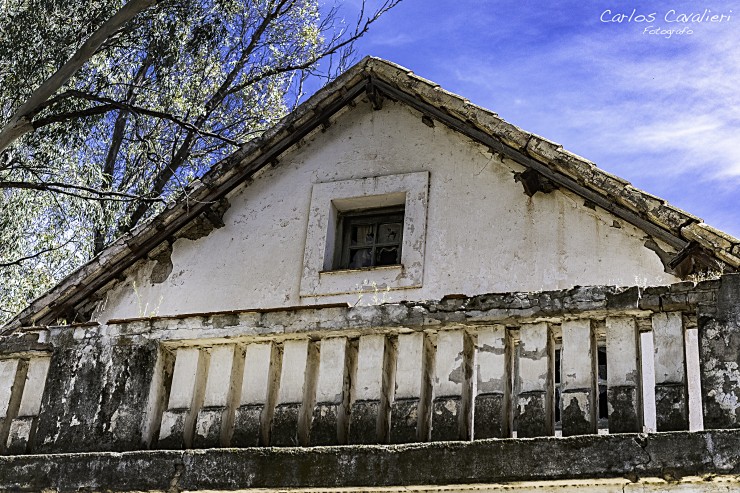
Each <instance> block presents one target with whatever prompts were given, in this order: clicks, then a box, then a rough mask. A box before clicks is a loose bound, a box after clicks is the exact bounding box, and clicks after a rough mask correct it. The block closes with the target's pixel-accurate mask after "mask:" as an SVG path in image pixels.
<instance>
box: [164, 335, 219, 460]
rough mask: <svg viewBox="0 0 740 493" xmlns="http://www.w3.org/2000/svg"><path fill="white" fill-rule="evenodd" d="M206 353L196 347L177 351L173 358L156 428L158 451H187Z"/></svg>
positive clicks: (201, 395) (191, 441) (191, 434)
mask: <svg viewBox="0 0 740 493" xmlns="http://www.w3.org/2000/svg"><path fill="white" fill-rule="evenodd" d="M207 365H208V354H207V353H206V352H205V351H201V350H199V349H198V348H180V349H178V350H177V353H176V355H175V369H174V372H173V374H172V384H171V386H170V398H169V400H168V402H167V410H166V411H165V412H164V414H163V415H162V423H161V425H160V428H159V441H158V445H159V447H160V448H169V449H181V448H190V447H191V446H192V443H193V431H194V428H195V419H196V417H197V413H198V411H199V408H200V405H201V403H202V402H203V390H204V389H203V388H204V384H205V376H206V372H205V369H206V367H207Z"/></svg>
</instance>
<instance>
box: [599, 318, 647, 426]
mask: <svg viewBox="0 0 740 493" xmlns="http://www.w3.org/2000/svg"><path fill="white" fill-rule="evenodd" d="M637 340H638V334H637V325H636V324H635V319H634V318H632V317H607V319H606V367H607V374H606V384H607V399H608V402H609V432H610V433H639V432H640V431H641V428H642V427H641V423H640V417H641V416H640V415H641V412H640V410H641V407H640V401H639V393H640V371H639V369H638V359H639V358H638V351H639V349H638V344H637Z"/></svg>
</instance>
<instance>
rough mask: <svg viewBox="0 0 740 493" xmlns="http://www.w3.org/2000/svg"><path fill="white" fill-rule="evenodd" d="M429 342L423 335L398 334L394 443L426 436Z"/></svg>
mask: <svg viewBox="0 0 740 493" xmlns="http://www.w3.org/2000/svg"><path fill="white" fill-rule="evenodd" d="M427 345H428V343H427V342H426V340H425V337H424V334H423V333H421V332H414V333H413V334H401V335H399V336H398V350H397V351H398V353H397V354H398V357H397V358H396V385H395V387H396V388H395V395H394V398H393V403H392V405H391V430H390V442H391V443H409V442H416V441H424V440H425V439H426V433H425V421H426V417H427V415H428V409H429V408H428V405H427V395H428V394H429V393H430V388H431V375H430V370H431V369H430V368H428V366H429V365H428V364H427V361H428V358H427V353H428V352H430V350H429V349H427V347H426V346H427Z"/></svg>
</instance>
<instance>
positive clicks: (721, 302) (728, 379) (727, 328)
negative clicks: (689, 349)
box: [697, 274, 740, 429]
mask: <svg viewBox="0 0 740 493" xmlns="http://www.w3.org/2000/svg"><path fill="white" fill-rule="evenodd" d="M697 311H698V326H699V350H700V362H701V392H702V401H703V408H704V427H705V428H707V429H713V428H714V429H717V428H720V429H721V428H740V399H738V395H740V274H725V275H724V276H722V278H721V279H720V284H719V289H718V291H717V303H716V305H710V304H706V305H699V308H698V310H697Z"/></svg>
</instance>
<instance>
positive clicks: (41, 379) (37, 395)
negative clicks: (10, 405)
mask: <svg viewBox="0 0 740 493" xmlns="http://www.w3.org/2000/svg"><path fill="white" fill-rule="evenodd" d="M50 363H51V358H49V357H41V358H31V359H30V360H29V361H28V370H27V371H26V380H25V383H24V385H23V395H22V396H21V402H20V405H19V407H18V414H17V416H16V418H15V419H13V421H12V422H11V423H10V429H9V430H8V441H7V450H8V452H9V453H11V454H23V453H26V452H30V446H31V444H32V443H33V438H34V434H35V432H36V425H37V418H38V415H39V412H40V411H41V400H42V398H43V396H44V388H45V386H46V375H47V373H48V372H49V364H50Z"/></svg>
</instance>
